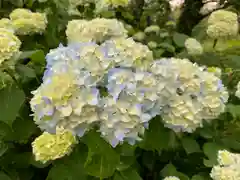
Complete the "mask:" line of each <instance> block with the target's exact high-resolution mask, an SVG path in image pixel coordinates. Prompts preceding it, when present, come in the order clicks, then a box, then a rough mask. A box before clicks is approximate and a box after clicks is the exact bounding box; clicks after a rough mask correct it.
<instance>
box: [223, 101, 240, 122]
mask: <svg viewBox="0 0 240 180" xmlns="http://www.w3.org/2000/svg"><path fill="white" fill-rule="evenodd" d="M226 111H227V112H229V113H231V114H232V116H233V118H234V119H237V118H238V117H240V105H234V104H227V107H226Z"/></svg>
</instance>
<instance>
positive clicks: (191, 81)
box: [150, 58, 228, 132]
mask: <svg viewBox="0 0 240 180" xmlns="http://www.w3.org/2000/svg"><path fill="white" fill-rule="evenodd" d="M150 67H151V68H150V71H152V72H153V73H155V74H156V75H157V76H158V77H159V82H161V83H164V80H161V79H165V78H163V77H164V76H166V77H169V78H168V81H167V82H165V84H164V85H163V90H164V89H165V90H168V91H165V92H164V91H162V92H164V93H162V94H163V97H164V96H165V97H166V95H167V98H166V99H167V102H168V103H167V105H166V106H165V107H163V114H161V115H162V118H163V121H164V123H165V126H167V127H169V128H171V129H173V130H174V131H176V132H179V131H183V132H193V131H195V130H196V128H198V127H201V126H202V123H203V120H208V121H209V120H211V119H214V118H216V117H218V115H219V114H220V113H222V112H224V109H225V103H226V102H227V100H228V92H227V91H226V88H225V87H224V86H223V84H222V82H221V80H220V79H219V78H218V77H217V76H215V75H214V74H213V73H210V72H208V71H205V68H202V67H199V66H198V65H197V64H193V63H191V62H190V61H189V60H187V59H176V58H169V59H161V60H159V61H155V62H154V63H153V65H152V66H150ZM165 81H166V79H165ZM169 90H170V91H169ZM159 92H161V91H159ZM166 92H167V93H166Z"/></svg>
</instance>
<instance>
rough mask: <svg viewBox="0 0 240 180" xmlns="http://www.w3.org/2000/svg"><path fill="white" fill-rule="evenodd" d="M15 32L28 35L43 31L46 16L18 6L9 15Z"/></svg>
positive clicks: (45, 24) (45, 25)
mask: <svg viewBox="0 0 240 180" xmlns="http://www.w3.org/2000/svg"><path fill="white" fill-rule="evenodd" d="M9 17H10V19H11V21H12V25H13V27H14V30H15V33H16V34H19V35H29V34H34V33H39V34H41V33H43V32H44V31H45V29H46V27H47V17H46V15H45V14H44V13H38V12H35V13H34V12H31V11H30V10H28V9H23V8H18V9H15V10H13V11H12V12H11V13H10V15H9Z"/></svg>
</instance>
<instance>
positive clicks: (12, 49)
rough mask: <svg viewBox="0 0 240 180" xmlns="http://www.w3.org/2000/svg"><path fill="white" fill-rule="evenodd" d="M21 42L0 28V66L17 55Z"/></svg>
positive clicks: (6, 30) (10, 32)
mask: <svg viewBox="0 0 240 180" xmlns="http://www.w3.org/2000/svg"><path fill="white" fill-rule="evenodd" d="M20 46H21V41H20V40H19V39H18V37H17V36H15V35H14V33H13V32H12V31H11V30H9V29H5V28H0V65H1V64H2V63H3V62H4V61H5V60H8V59H10V58H12V57H14V56H15V55H17V54H18V53H20V51H19V48H20Z"/></svg>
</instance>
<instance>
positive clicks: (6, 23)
mask: <svg viewBox="0 0 240 180" xmlns="http://www.w3.org/2000/svg"><path fill="white" fill-rule="evenodd" d="M0 28H4V29H7V30H9V31H12V32H14V28H13V24H12V22H11V20H10V19H8V18H2V19H0Z"/></svg>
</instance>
